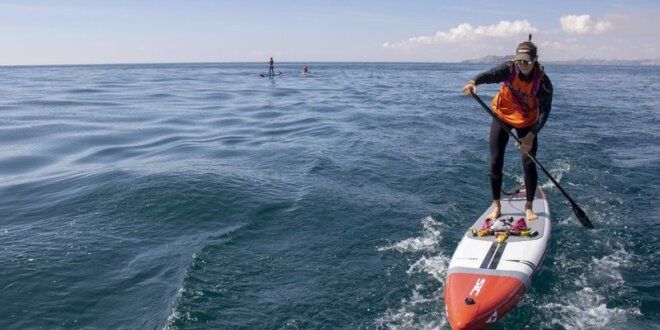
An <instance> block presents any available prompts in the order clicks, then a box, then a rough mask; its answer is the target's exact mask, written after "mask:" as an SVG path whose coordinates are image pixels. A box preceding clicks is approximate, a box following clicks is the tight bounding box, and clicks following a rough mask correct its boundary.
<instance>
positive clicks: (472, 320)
mask: <svg viewBox="0 0 660 330" xmlns="http://www.w3.org/2000/svg"><path fill="white" fill-rule="evenodd" d="M445 290H446V291H445V304H446V308H447V318H448V320H449V324H451V326H452V328H453V329H484V328H487V327H488V326H490V325H493V324H494V323H495V322H497V320H498V319H499V318H501V317H502V316H504V314H505V313H506V312H508V311H509V310H511V308H513V307H514V306H515V305H516V304H517V303H518V300H519V299H520V297H521V296H522V295H523V293H524V291H525V285H524V283H523V282H522V281H520V280H519V279H517V278H515V277H509V276H498V275H490V274H470V273H453V274H449V276H448V277H447V283H446V286H445Z"/></svg>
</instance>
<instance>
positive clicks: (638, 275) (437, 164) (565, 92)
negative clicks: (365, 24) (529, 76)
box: [0, 63, 660, 329]
mask: <svg viewBox="0 0 660 330" xmlns="http://www.w3.org/2000/svg"><path fill="white" fill-rule="evenodd" d="M309 65H310V67H311V69H312V73H311V74H309V75H302V74H301V69H302V66H303V64H302V63H284V64H282V65H280V66H278V68H277V69H278V70H280V71H282V72H283V75H282V76H277V77H275V78H272V79H271V78H264V77H260V76H259V74H260V73H263V72H265V71H266V69H265V68H264V65H262V64H254V63H252V64H251V63H223V64H217V63H204V64H141V65H96V66H84V65H83V66H35V67H0V112H1V113H2V120H0V141H2V143H1V144H0V155H1V156H0V196H2V198H0V214H1V215H2V216H1V217H0V219H1V220H0V238H1V239H0V263H1V264H2V272H1V273H0V274H1V276H0V297H2V298H1V299H2V304H0V306H1V307H0V314H1V315H2V317H0V328H2V329H57V328H67V329H70V328H102V329H119V328H128V329H154V328H157V329H163V328H167V329H200V328H208V329H237V328H248V329H319V328H358V329H363V328H364V329H438V328H440V329H448V324H447V321H446V316H445V311H444V301H443V285H444V283H443V282H444V278H445V276H446V272H447V267H448V263H449V260H450V258H451V255H452V253H453V251H454V249H455V247H456V245H457V243H458V240H459V239H460V237H461V235H463V233H464V231H465V230H466V229H467V227H468V226H469V225H470V224H471V223H472V222H473V220H474V219H475V218H476V217H478V216H479V215H480V214H481V213H482V212H483V211H484V210H485V209H486V208H487V207H488V205H489V204H490V190H489V181H488V161H489V155H488V145H487V143H488V141H487V139H488V127H489V118H487V117H486V115H485V114H484V113H483V111H482V110H481V109H480V108H479V106H478V104H476V103H475V102H474V101H473V100H472V99H471V98H467V97H464V96H462V95H461V92H460V91H461V88H462V86H463V84H464V83H465V82H466V81H467V80H469V79H470V78H472V76H474V74H476V73H478V72H480V71H482V70H485V69H487V68H488V67H489V66H487V65H474V64H424V63H415V64H410V63H385V64H382V63H312V64H309ZM546 72H547V73H548V74H549V76H550V78H551V79H552V81H553V84H554V86H555V98H554V102H553V111H552V114H551V118H550V120H549V122H548V124H547V125H546V127H545V128H544V129H543V131H542V132H541V133H540V149H539V155H538V158H539V160H540V161H541V162H542V163H543V164H544V165H545V167H546V168H548V169H549V171H550V172H551V173H552V174H553V176H555V178H557V179H558V180H559V181H560V183H561V185H562V186H563V187H564V188H565V189H566V190H567V191H568V192H569V193H570V194H571V195H572V197H573V198H574V199H575V200H576V202H577V203H578V204H579V205H580V206H581V207H582V208H583V209H584V210H585V211H586V213H587V214H588V215H589V217H590V218H591V220H592V222H593V223H594V224H595V226H596V229H595V230H585V229H583V228H582V227H581V226H580V225H579V223H578V222H577V220H576V219H575V218H574V216H573V215H572V211H571V208H570V205H569V204H568V202H567V201H566V200H565V199H564V198H563V196H562V195H561V194H560V192H559V191H558V190H557V188H556V187H554V186H553V185H552V183H551V182H550V181H549V180H548V179H547V178H545V177H543V176H541V177H540V182H539V183H540V185H541V186H542V187H543V188H544V189H545V190H546V192H547V193H548V195H549V198H550V206H551V208H552V211H553V221H554V224H555V225H554V231H553V240H552V243H551V246H550V249H549V251H548V256H547V258H546V260H545V264H544V266H543V271H542V272H541V273H540V274H539V276H538V277H537V278H536V279H535V281H534V283H533V286H532V287H531V291H530V292H528V293H527V295H526V296H525V298H524V299H523V301H522V302H521V304H520V305H519V307H518V308H517V309H515V310H514V311H512V312H511V313H510V314H509V315H507V316H506V317H505V318H504V319H502V320H501V321H500V322H499V323H498V324H496V326H495V327H494V328H495V329H513V328H515V329H518V328H521V325H527V326H529V327H530V328H534V329H587V328H608V329H624V328H625V329H630V328H635V329H637V328H653V327H657V326H658V324H659V323H660V280H659V279H658V277H657V274H658V271H659V268H660V267H659V266H660V255H659V253H658V243H659V239H658V235H656V234H655V229H657V228H658V227H659V226H660V220H659V219H660V218H659V217H658V216H657V214H658V213H659V212H660V204H658V196H659V195H660V194H659V193H660V145H659V144H658V141H660V110H659V109H660V97H658V94H657V93H655V92H654V91H653V90H651V89H652V88H654V86H656V85H657V83H658V77H660V68H658V67H614V66H547V67H546ZM496 90H497V86H495V85H491V86H480V89H479V92H480V94H481V95H482V96H483V97H484V98H485V99H489V98H490V97H491V96H492V95H494V93H495V92H496ZM504 181H505V186H506V187H512V186H514V185H517V184H519V183H521V182H522V172H521V169H520V158H519V154H518V151H516V149H515V148H514V147H513V145H512V144H510V146H509V148H508V151H507V156H506V164H505V178H504Z"/></svg>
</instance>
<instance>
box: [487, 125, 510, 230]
mask: <svg viewBox="0 0 660 330" xmlns="http://www.w3.org/2000/svg"><path fill="white" fill-rule="evenodd" d="M508 142H509V134H508V133H507V132H506V131H505V130H504V129H503V128H502V127H501V126H500V125H499V124H498V123H497V122H495V121H492V122H491V124H490V189H491V194H492V196H493V204H494V209H493V212H492V213H491V214H490V215H489V217H490V218H492V219H496V218H498V217H499V216H500V210H501V206H500V192H501V190H502V168H503V167H504V151H505V150H506V144H507V143H508Z"/></svg>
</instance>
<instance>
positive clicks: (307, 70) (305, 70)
mask: <svg viewBox="0 0 660 330" xmlns="http://www.w3.org/2000/svg"><path fill="white" fill-rule="evenodd" d="M308 73H309V66H307V65H305V67H304V68H303V74H308Z"/></svg>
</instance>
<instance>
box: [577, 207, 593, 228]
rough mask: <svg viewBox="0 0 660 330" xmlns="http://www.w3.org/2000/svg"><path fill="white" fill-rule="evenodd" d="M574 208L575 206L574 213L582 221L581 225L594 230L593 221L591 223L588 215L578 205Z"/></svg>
mask: <svg viewBox="0 0 660 330" xmlns="http://www.w3.org/2000/svg"><path fill="white" fill-rule="evenodd" d="M572 206H573V213H575V216H576V217H577V218H578V220H580V223H581V224H582V225H583V226H585V227H587V228H589V229H593V228H594V225H593V224H591V221H589V217H588V216H587V214H586V213H584V211H582V209H581V208H580V207H579V206H577V204H573V205H572Z"/></svg>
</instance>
